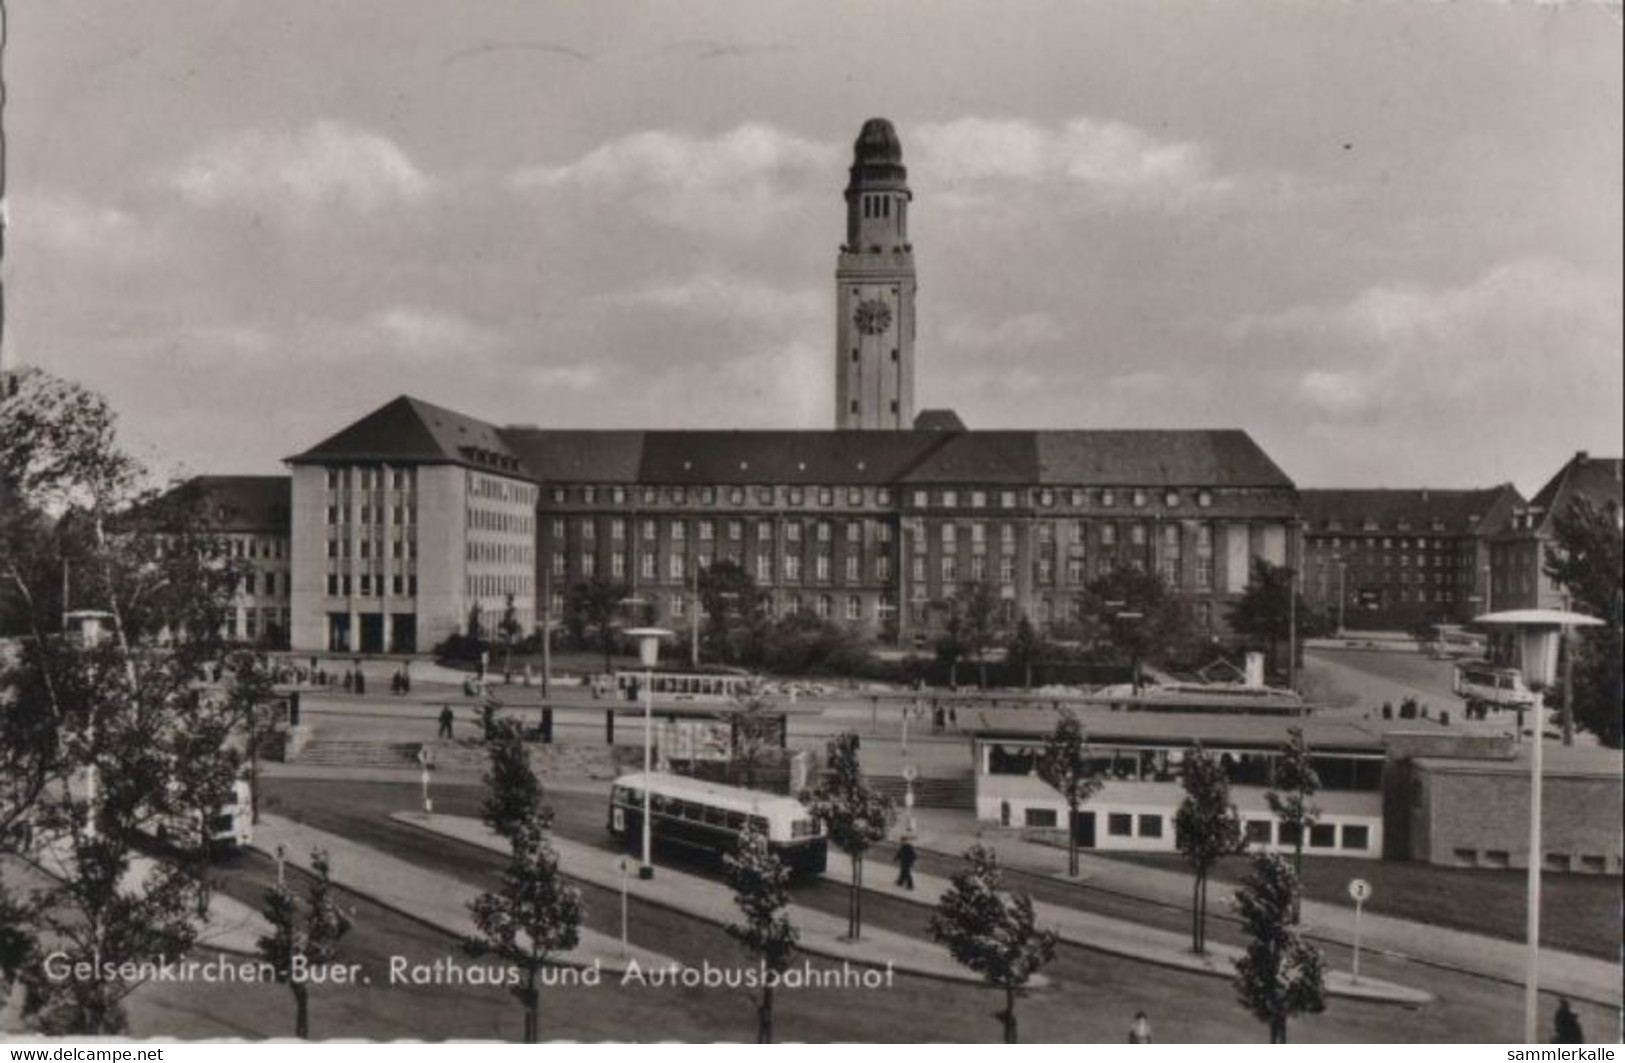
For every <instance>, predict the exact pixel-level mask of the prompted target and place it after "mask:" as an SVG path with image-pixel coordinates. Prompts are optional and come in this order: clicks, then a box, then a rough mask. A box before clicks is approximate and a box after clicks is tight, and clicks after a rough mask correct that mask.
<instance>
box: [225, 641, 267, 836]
mask: <svg viewBox="0 0 1625 1063" xmlns="http://www.w3.org/2000/svg"><path fill="white" fill-rule="evenodd" d="M228 670H229V671H230V674H231V680H230V685H229V686H227V688H226V698H227V703H228V705H229V706H230V711H231V714H232V716H233V717H234V718H235V719H236V721H237V726H238V727H239V728H240V729H241V731H242V735H243V753H244V754H245V756H246V757H247V761H248V807H249V809H250V816H251V819H252V821H253V822H254V823H255V824H256V825H257V824H258V823H259V821H260V757H261V755H262V754H263V751H264V747H265V743H266V742H268V741H270V739H271V736H272V735H274V734H275V733H276V730H277V718H276V683H275V679H274V677H273V676H272V675H271V668H270V664H269V662H267V661H266V659H265V655H264V654H259V653H249V652H239V653H234V654H232V656H231V659H230V661H229V662H228Z"/></svg>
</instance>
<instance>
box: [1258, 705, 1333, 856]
mask: <svg viewBox="0 0 1625 1063" xmlns="http://www.w3.org/2000/svg"><path fill="white" fill-rule="evenodd" d="M1274 782H1275V785H1274V786H1273V787H1271V788H1270V789H1269V790H1268V791H1266V792H1265V794H1264V800H1265V801H1266V802H1267V803H1268V804H1269V806H1270V811H1271V812H1273V813H1274V814H1275V818H1276V819H1277V820H1278V821H1280V823H1281V825H1282V826H1283V827H1288V828H1290V829H1291V831H1292V874H1293V875H1295V876H1296V877H1297V878H1298V879H1299V880H1300V881H1301V880H1302V878H1303V845H1304V841H1305V839H1306V838H1308V836H1309V828H1310V827H1313V826H1314V825H1315V823H1316V821H1318V820H1319V819H1320V807H1319V806H1318V805H1316V804H1315V803H1314V800H1313V799H1314V796H1315V793H1316V792H1317V791H1319V789H1320V776H1319V775H1317V774H1316V773H1315V765H1314V762H1313V761H1312V760H1311V759H1310V756H1309V744H1308V743H1307V742H1305V741H1304V737H1303V728H1301V727H1293V728H1291V729H1289V730H1288V731H1287V741H1286V745H1285V746H1283V747H1281V755H1280V756H1279V757H1277V758H1276V759H1275V778H1274Z"/></svg>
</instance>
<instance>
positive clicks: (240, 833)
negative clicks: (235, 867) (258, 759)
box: [153, 779, 254, 852]
mask: <svg viewBox="0 0 1625 1063" xmlns="http://www.w3.org/2000/svg"><path fill="white" fill-rule="evenodd" d="M197 815H198V813H190V814H188V813H181V812H175V813H168V814H163V815H159V816H158V817H157V818H156V820H155V822H154V825H153V834H154V835H155V836H156V837H157V839H158V840H159V841H160V842H164V843H166V844H173V845H193V844H196V842H197V837H198V830H197V826H198V825H197V819H196V818H195V817H196V816H197ZM207 818H208V823H207V826H208V828H209V847H210V848H211V849H216V850H219V851H223V852H230V851H232V850H235V849H245V848H247V847H248V844H249V842H251V841H253V839H254V826H253V823H254V813H253V804H252V796H251V794H250V793H249V785H248V780H247V779H238V780H237V781H236V783H234V784H233V785H232V791H231V798H230V799H229V800H228V801H227V802H226V803H225V804H223V805H220V806H219V807H217V808H216V809H215V810H214V811H213V812H212V813H210V814H209V816H208V817H207Z"/></svg>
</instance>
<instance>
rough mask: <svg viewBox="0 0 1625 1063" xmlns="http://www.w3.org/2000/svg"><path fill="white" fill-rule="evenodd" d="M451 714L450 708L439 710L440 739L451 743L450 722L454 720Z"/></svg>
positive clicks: (448, 706)
mask: <svg viewBox="0 0 1625 1063" xmlns="http://www.w3.org/2000/svg"><path fill="white" fill-rule="evenodd" d="M455 718H456V717H454V716H453V715H452V713H451V706H450V705H447V706H445V707H443V708H442V709H441V710H440V737H441V738H444V739H445V740H446V741H448V742H449V741H451V721H452V720H453V719H455Z"/></svg>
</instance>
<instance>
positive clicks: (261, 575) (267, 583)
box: [239, 572, 293, 598]
mask: <svg viewBox="0 0 1625 1063" xmlns="http://www.w3.org/2000/svg"><path fill="white" fill-rule="evenodd" d="M292 583H293V580H291V579H289V578H288V576H287V575H286V574H284V575H283V576H282V578H281V579H280V580H279V579H278V578H277V574H276V573H275V572H246V573H244V574H243V579H242V583H241V584H239V591H240V593H242V594H246V595H248V596H250V597H253V596H256V595H261V594H263V595H264V596H265V597H267V598H275V597H276V596H277V593H278V591H277V588H278V587H280V588H281V593H282V594H283V595H284V596H286V595H287V594H288V592H289V590H290V589H291V587H292Z"/></svg>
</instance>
